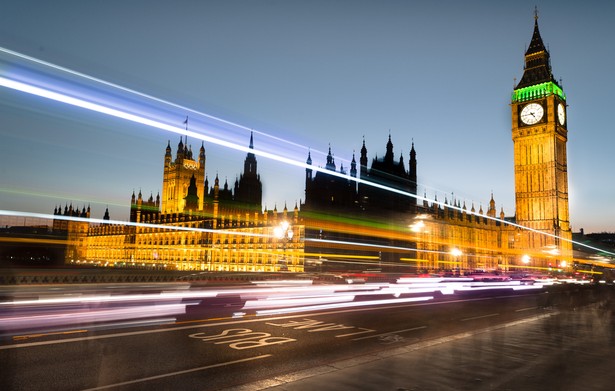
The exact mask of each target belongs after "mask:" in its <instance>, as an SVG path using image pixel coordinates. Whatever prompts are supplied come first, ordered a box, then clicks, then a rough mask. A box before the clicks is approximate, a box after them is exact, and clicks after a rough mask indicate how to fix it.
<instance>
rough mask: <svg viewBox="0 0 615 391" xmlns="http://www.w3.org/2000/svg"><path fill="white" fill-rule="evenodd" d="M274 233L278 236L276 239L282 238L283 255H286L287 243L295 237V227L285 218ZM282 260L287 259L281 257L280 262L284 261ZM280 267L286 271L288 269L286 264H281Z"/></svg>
mask: <svg viewBox="0 0 615 391" xmlns="http://www.w3.org/2000/svg"><path fill="white" fill-rule="evenodd" d="M273 235H274V236H275V237H276V239H278V240H282V254H283V256H285V255H286V243H287V242H288V241H289V240H292V238H293V227H292V226H291V225H290V224H289V223H288V221H286V220H284V221H282V222H280V224H279V225H278V226H277V227H275V228H274V229H273ZM282 261H284V262H286V260H285V259H281V260H280V263H282ZM280 269H281V270H285V271H286V270H288V266H287V265H286V264H284V265H282V266H280Z"/></svg>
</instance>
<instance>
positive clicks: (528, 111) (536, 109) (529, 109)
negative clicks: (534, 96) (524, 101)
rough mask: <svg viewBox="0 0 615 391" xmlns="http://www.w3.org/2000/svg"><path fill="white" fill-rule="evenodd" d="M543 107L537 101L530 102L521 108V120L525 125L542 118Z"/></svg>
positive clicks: (532, 123)
mask: <svg viewBox="0 0 615 391" xmlns="http://www.w3.org/2000/svg"><path fill="white" fill-rule="evenodd" d="M544 114H545V111H544V109H543V108H542V106H541V105H539V104H538V103H530V104H528V105H526V106H525V107H524V108H523V110H521V121H522V122H523V123H524V124H526V125H534V124H535V123H537V122H538V121H540V120H541V119H542V116H543V115H544Z"/></svg>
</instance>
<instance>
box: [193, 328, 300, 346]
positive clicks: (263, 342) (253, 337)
mask: <svg viewBox="0 0 615 391" xmlns="http://www.w3.org/2000/svg"><path fill="white" fill-rule="evenodd" d="M188 338H194V339H198V340H201V341H202V342H207V343H211V344H214V345H228V347H229V348H231V349H235V350H244V349H253V348H260V347H263V346H270V345H280V344H283V343H288V342H295V341H296V339H294V338H287V337H273V336H272V335H271V334H269V333H265V332H262V331H252V330H251V329H246V328H238V329H226V330H224V331H222V332H221V333H219V334H211V335H209V334H205V333H194V334H190V335H188Z"/></svg>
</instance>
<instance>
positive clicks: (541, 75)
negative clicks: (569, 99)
mask: <svg viewBox="0 0 615 391" xmlns="http://www.w3.org/2000/svg"><path fill="white" fill-rule="evenodd" d="M546 82H553V83H555V84H556V85H557V81H556V80H555V78H554V77H553V74H552V73H551V60H550V55H549V51H548V50H547V48H546V47H545V44H544V42H543V41H542V37H541V36H540V30H539V28H538V9H535V11H534V32H533V34H532V40H531V41H530V45H529V46H528V48H527V50H526V51H525V67H524V71H523V77H521V80H520V81H519V84H517V87H515V89H519V88H523V87H529V86H532V85H536V84H540V83H546Z"/></svg>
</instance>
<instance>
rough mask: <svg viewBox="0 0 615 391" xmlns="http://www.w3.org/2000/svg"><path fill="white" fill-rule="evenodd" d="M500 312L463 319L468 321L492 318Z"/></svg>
mask: <svg viewBox="0 0 615 391" xmlns="http://www.w3.org/2000/svg"><path fill="white" fill-rule="evenodd" d="M498 315H499V314H489V315H483V316H474V317H472V318H465V319H461V321H462V322H465V321H468V320H476V319H483V318H490V317H492V316H498Z"/></svg>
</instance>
